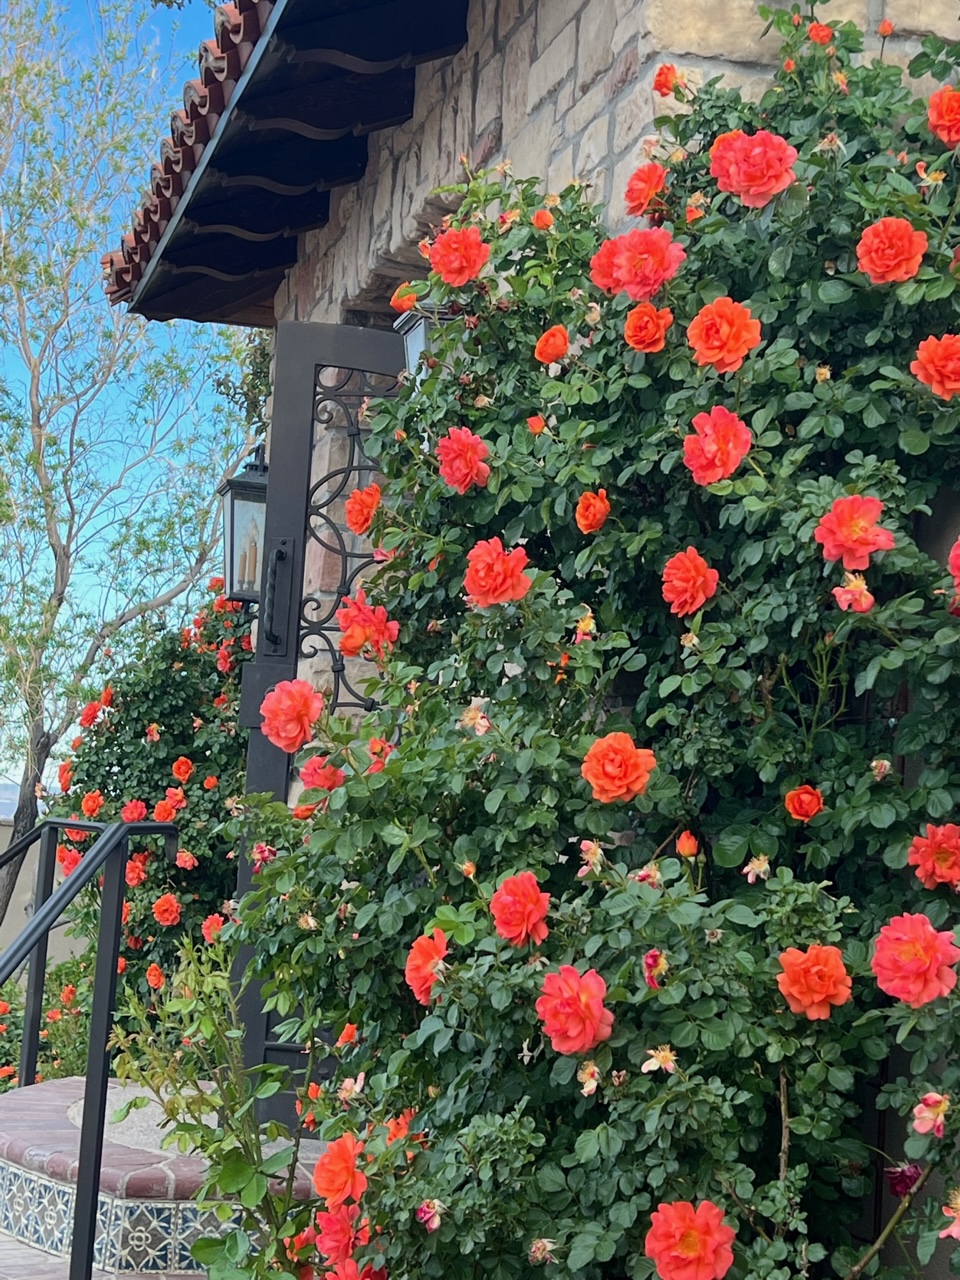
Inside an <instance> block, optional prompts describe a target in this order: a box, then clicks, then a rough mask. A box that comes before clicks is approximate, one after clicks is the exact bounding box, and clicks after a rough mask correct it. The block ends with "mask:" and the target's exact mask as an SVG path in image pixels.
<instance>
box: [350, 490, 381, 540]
mask: <svg viewBox="0 0 960 1280" xmlns="http://www.w3.org/2000/svg"><path fill="white" fill-rule="evenodd" d="M379 505H380V486H379V485H378V484H369V485H367V487H366V488H365V489H354V490H353V492H352V493H351V494H350V497H349V498H348V499H347V500H346V502H345V503H344V504H343V513H344V518H345V519H346V522H347V528H348V529H349V530H350V532H351V533H355V534H356V535H357V536H358V537H362V535H363V534H365V533H366V532H367V530H368V529H369V528H370V526H371V524H373V517H374V513H375V512H376V510H377V507H379Z"/></svg>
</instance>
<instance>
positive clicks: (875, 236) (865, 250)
mask: <svg viewBox="0 0 960 1280" xmlns="http://www.w3.org/2000/svg"><path fill="white" fill-rule="evenodd" d="M926 251H927V236H926V233H925V232H923V231H914V229H913V226H912V225H911V224H910V223H909V222H908V221H907V220H906V218H880V219H879V220H878V221H877V222H873V223H871V224H870V226H869V227H866V228H865V229H864V231H863V233H862V234H861V236H860V239H859V240H858V241H857V265H858V266H859V268H860V270H861V271H862V272H863V273H864V275H865V276H867V278H868V279H869V281H870V283H871V284H895V283H899V282H901V281H903V280H912V279H913V277H914V276H915V275H916V274H917V272H918V271H919V270H920V264H921V262H922V261H923V255H924V254H925V253H926Z"/></svg>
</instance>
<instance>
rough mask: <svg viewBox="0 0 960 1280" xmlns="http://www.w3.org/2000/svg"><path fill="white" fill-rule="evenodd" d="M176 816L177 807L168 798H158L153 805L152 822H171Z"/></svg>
mask: <svg viewBox="0 0 960 1280" xmlns="http://www.w3.org/2000/svg"><path fill="white" fill-rule="evenodd" d="M176 816H177V807H176V805H174V804H171V803H170V801H169V800H158V801H157V803H156V804H155V805H154V806H153V820H154V822H172V821H173V820H174V818H175V817H176Z"/></svg>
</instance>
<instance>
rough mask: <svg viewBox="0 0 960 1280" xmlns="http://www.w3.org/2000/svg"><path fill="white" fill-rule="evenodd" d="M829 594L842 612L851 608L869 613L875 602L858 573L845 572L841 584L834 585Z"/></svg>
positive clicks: (858, 611)
mask: <svg viewBox="0 0 960 1280" xmlns="http://www.w3.org/2000/svg"><path fill="white" fill-rule="evenodd" d="M831 594H832V596H833V598H834V600H836V602H837V604H838V605H839V606H840V608H841V609H842V610H843V612H844V613H846V612H847V610H848V609H852V610H853V612H854V613H869V612H870V610H871V609H872V608H873V606H874V605H875V604H876V603H877V602H876V600H875V599H874V597H873V596H872V595H871V594H870V592H869V591H868V590H867V582H866V579H865V578H864V576H863V575H862V574H860V573H845V574H844V575H843V586H842V587H834V588H833V590H832V592H831Z"/></svg>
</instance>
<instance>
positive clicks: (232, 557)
mask: <svg viewBox="0 0 960 1280" xmlns="http://www.w3.org/2000/svg"><path fill="white" fill-rule="evenodd" d="M230 497H231V500H232V501H231V506H232V518H231V519H230V521H229V528H230V541H229V546H228V557H227V559H228V566H227V569H228V574H229V577H228V583H227V586H228V593H229V595H230V596H231V597H232V598H233V599H240V600H243V599H247V600H256V599H257V597H258V596H259V594H260V573H261V570H262V568H263V530H264V522H265V520H266V515H267V508H266V505H265V503H264V501H263V498H262V496H260V495H258V499H259V500H258V499H256V498H252V497H251V496H250V495H249V494H246V493H232V494H231V495H230Z"/></svg>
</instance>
